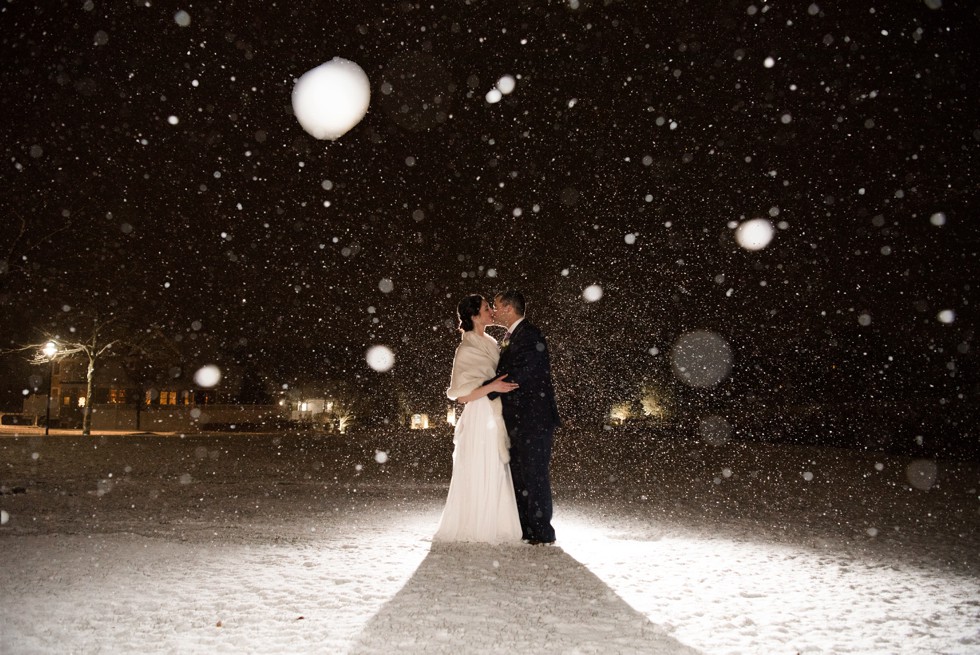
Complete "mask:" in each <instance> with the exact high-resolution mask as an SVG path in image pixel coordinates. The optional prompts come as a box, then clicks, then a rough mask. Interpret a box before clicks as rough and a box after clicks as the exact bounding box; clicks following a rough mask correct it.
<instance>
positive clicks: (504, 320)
mask: <svg viewBox="0 0 980 655" xmlns="http://www.w3.org/2000/svg"><path fill="white" fill-rule="evenodd" d="M524 310H525V304H524V296H523V295H522V294H521V293H520V292H519V291H513V290H511V291H504V292H502V293H498V294H497V295H496V296H495V297H494V299H493V313H494V316H493V319H494V323H496V324H497V325H502V326H506V327H507V333H506V334H505V335H504V340H503V341H502V342H501V344H500V361H499V362H498V364H497V376H498V377H499V376H501V375H507V381H508V382H516V383H517V384H519V385H520V386H519V387H518V388H517V389H515V390H514V391H512V392H510V393H505V394H499V398H500V401H501V403H502V404H503V413H504V423H506V424H507V433H508V434H509V435H510V444H511V447H510V471H511V476H512V477H513V479H514V492H515V495H516V496H517V513H518V516H520V519H521V531H522V532H523V533H524V539H525V540H526V541H527V542H528V543H529V544H532V545H538V544H551V543H554V541H555V529H554V528H553V527H552V526H551V475H550V473H549V470H548V469H549V467H550V466H551V446H552V442H553V435H554V432H555V428H556V427H558V425H559V424H560V422H561V420H560V419H559V418H558V406H557V405H556V404H555V390H554V388H553V387H552V384H551V362H550V358H549V356H548V345H547V343H546V342H545V339H544V335H543V334H541V330H539V329H538V328H536V327H535V326H534V325H531V323H530V322H528V321H527V320H525V319H524ZM494 396H497V394H491V397H494Z"/></svg>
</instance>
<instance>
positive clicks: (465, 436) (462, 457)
mask: <svg viewBox="0 0 980 655" xmlns="http://www.w3.org/2000/svg"><path fill="white" fill-rule="evenodd" d="M457 314H458V315H459V325H460V331H461V332H462V333H463V336H462V340H461V341H460V344H459V346H458V347H457V348H456V356H455V358H454V359H453V372H452V378H451V379H450V381H449V388H448V389H447V390H446V395H447V396H448V397H449V398H450V399H451V400H456V401H459V402H461V403H464V404H465V405H466V406H465V407H464V408H463V413H462V414H461V415H460V417H459V420H458V421H457V422H456V432H455V436H454V438H453V443H454V444H455V445H456V447H455V449H454V450H453V476H452V480H451V481H450V483H449V496H448V497H447V499H446V507H445V509H443V511H442V518H441V519H440V521H439V528H438V530H436V533H435V535H434V536H433V538H432V540H433V541H477V542H487V543H503V542H513V543H520V542H521V523H520V519H519V518H518V516H517V503H516V502H515V500H514V484H513V482H512V481H511V476H510V466H509V465H508V462H509V461H510V454H509V449H510V442H509V440H508V438H507V428H506V426H505V425H504V419H503V415H502V414H501V409H500V399H499V398H496V399H494V400H490V399H489V398H487V394H489V393H491V392H494V391H495V392H497V393H508V392H510V391H513V390H514V389H516V388H517V385H516V384H514V383H513V382H507V381H505V380H504V378H505V377H506V376H504V375H502V376H500V377H498V378H496V379H494V380H493V381H492V382H487V383H484V382H485V381H486V380H491V379H492V378H493V377H494V376H495V375H496V371H497V360H498V359H499V358H500V353H499V350H498V347H497V341H496V340H495V339H494V338H493V337H491V336H490V335H488V334H485V333H484V329H485V328H486V327H487V326H488V325H492V324H493V314H492V312H491V310H490V305H489V304H488V303H487V301H486V300H484V299H483V297H482V296H479V295H472V296H467V297H466V298H463V299H462V300H461V301H460V302H459V306H458V307H457Z"/></svg>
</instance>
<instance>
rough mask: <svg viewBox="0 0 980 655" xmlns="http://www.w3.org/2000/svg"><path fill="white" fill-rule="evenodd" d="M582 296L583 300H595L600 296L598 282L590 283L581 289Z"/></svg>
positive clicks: (600, 290) (600, 288) (600, 291)
mask: <svg viewBox="0 0 980 655" xmlns="http://www.w3.org/2000/svg"><path fill="white" fill-rule="evenodd" d="M582 298H584V299H585V302H596V301H597V300H599V299H600V298H602V287H600V286H599V285H598V284H590V285H589V286H587V287H585V289H584V290H583V291H582Z"/></svg>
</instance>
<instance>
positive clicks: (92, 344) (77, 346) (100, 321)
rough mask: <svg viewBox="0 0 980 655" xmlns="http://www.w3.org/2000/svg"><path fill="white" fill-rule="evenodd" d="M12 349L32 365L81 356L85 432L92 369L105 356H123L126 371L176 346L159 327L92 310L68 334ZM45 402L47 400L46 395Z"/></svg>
mask: <svg viewBox="0 0 980 655" xmlns="http://www.w3.org/2000/svg"><path fill="white" fill-rule="evenodd" d="M83 324H84V323H83ZM49 343H53V344H54V345H55V347H56V349H55V350H54V354H53V355H51V354H49V353H47V352H45V346H46V345H47V344H49ZM15 350H16V351H21V352H30V353H32V355H31V356H30V358H29V361H30V362H31V363H32V364H36V365H42V364H43V365H47V364H49V363H50V362H51V361H52V360H64V359H70V358H73V357H80V358H82V359H83V361H84V362H85V364H86V370H85V405H84V407H83V414H82V434H83V435H86V436H87V435H89V434H91V433H92V399H93V392H94V389H95V385H94V382H95V373H96V370H97V369H98V367H99V366H100V364H101V363H102V362H103V361H104V360H105V359H108V358H110V357H123V358H125V359H124V362H123V365H124V368H126V370H127V372H134V371H136V372H138V371H139V369H140V365H138V364H137V363H136V362H137V361H142V362H143V363H144V364H147V365H152V364H153V363H154V362H159V361H161V359H162V358H164V357H166V356H167V355H173V356H176V349H175V348H174V347H173V345H172V344H171V343H170V342H169V340H168V339H167V338H166V337H165V336H164V335H163V332H162V331H161V330H160V329H159V328H157V327H155V326H154V327H150V328H147V329H144V330H137V331H134V330H132V329H131V327H130V326H128V325H126V322H125V321H124V320H123V316H122V315H121V314H112V315H110V316H109V317H108V318H101V317H100V316H99V315H98V314H96V315H95V316H93V317H91V319H90V321H89V322H88V329H87V330H79V329H76V330H75V331H74V332H73V333H71V334H70V336H68V337H64V336H61V335H58V334H52V333H43V339H42V340H41V341H40V342H38V343H30V344H25V345H22V346H20V347H19V348H16V349H15ZM127 360H128V361H127ZM137 377H139V376H137ZM137 382H138V383H140V382H141V380H137ZM48 402H50V398H49V399H48ZM138 402H139V399H138Z"/></svg>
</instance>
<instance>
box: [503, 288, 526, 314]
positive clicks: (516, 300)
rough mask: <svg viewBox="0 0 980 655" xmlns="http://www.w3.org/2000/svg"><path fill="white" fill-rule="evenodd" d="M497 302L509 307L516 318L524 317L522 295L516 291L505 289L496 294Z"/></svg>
mask: <svg viewBox="0 0 980 655" xmlns="http://www.w3.org/2000/svg"><path fill="white" fill-rule="evenodd" d="M497 302H499V303H502V304H504V305H510V306H511V307H513V308H514V311H515V312H517V315H518V316H524V309H525V305H524V294H523V293H521V292H520V291H518V290H517V289H507V291H501V292H500V293H498V294H497Z"/></svg>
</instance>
